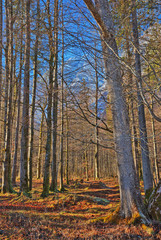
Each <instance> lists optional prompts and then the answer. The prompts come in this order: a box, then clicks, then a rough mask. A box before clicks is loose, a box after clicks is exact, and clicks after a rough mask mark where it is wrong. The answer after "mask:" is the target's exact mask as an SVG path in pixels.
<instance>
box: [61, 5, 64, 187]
mask: <svg viewBox="0 0 161 240" xmlns="http://www.w3.org/2000/svg"><path fill="white" fill-rule="evenodd" d="M63 21H64V19H63V5H62V66H61V140H60V141H61V142H60V191H64V183H63V164H64V159H63V157H64V156H63V149H64V141H63V140H64V139H63V137H64V22H63Z"/></svg>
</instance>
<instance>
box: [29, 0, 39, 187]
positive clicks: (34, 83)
mask: <svg viewBox="0 0 161 240" xmlns="http://www.w3.org/2000/svg"><path fill="white" fill-rule="evenodd" d="M39 25H40V1H39V0H37V20H36V41H35V52H34V81H33V93H32V104H31V106H32V108H31V134H30V153H29V189H30V190H32V165H33V163H32V162H33V143H34V122H35V101H36V88H37V76H38V71H37V70H38V47H39V28H40V26H39Z"/></svg>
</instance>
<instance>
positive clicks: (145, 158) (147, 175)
mask: <svg viewBox="0 0 161 240" xmlns="http://www.w3.org/2000/svg"><path fill="white" fill-rule="evenodd" d="M132 27H133V39H134V46H135V71H136V76H137V79H136V84H137V97H138V115H139V131H140V147H141V155H142V166H143V181H144V191H145V194H146V193H147V194H148V192H149V191H151V190H152V188H153V176H152V172H151V164H150V158H149V148H148V140H147V129H146V119H145V110H144V104H143V99H142V96H141V94H140V88H142V77H141V62H140V54H139V52H138V51H139V33H138V25H137V13H136V1H135V0H132Z"/></svg>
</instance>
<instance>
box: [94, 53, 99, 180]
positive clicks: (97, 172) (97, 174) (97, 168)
mask: <svg viewBox="0 0 161 240" xmlns="http://www.w3.org/2000/svg"><path fill="white" fill-rule="evenodd" d="M95 80H96V94H95V98H96V100H95V121H96V122H95V124H96V126H95V139H96V145H95V178H96V179H99V159H98V156H99V155H98V74H97V58H96V53H95Z"/></svg>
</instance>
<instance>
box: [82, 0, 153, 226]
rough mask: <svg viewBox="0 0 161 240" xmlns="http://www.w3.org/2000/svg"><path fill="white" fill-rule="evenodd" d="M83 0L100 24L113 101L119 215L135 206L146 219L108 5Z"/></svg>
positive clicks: (106, 3)
mask: <svg viewBox="0 0 161 240" xmlns="http://www.w3.org/2000/svg"><path fill="white" fill-rule="evenodd" d="M84 2H85V4H86V5H87V7H88V9H89V10H90V12H91V13H92V15H93V17H94V19H95V20H96V22H97V24H98V25H99V27H100V33H101V37H102V40H103V42H102V45H103V57H104V64H105V71H106V79H107V81H108V88H109V92H110V93H111V100H112V103H113V105H112V114H113V122H114V139H115V149H116V153H117V163H118V172H119V173H118V175H119V176H118V177H119V185H120V201H121V207H120V213H121V215H122V217H130V216H132V214H133V213H134V211H135V209H136V208H137V210H138V211H139V212H140V214H141V216H142V217H143V218H144V220H145V221H146V222H149V221H150V220H149V218H148V215H147V212H146V210H145V208H144V205H143V202H142V198H141V193H140V190H139V186H138V181H137V176H136V171H135V166H134V160H133V156H132V146H131V137H130V127H129V118H128V111H127V106H126V102H125V97H124V94H123V88H122V76H121V66H120V62H119V59H118V57H117V56H118V49H117V44H116V40H115V32H114V25H113V21H112V16H111V11H110V8H109V4H108V1H105V0H97V1H95V4H96V5H94V4H93V2H92V1H91V0H84Z"/></svg>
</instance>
